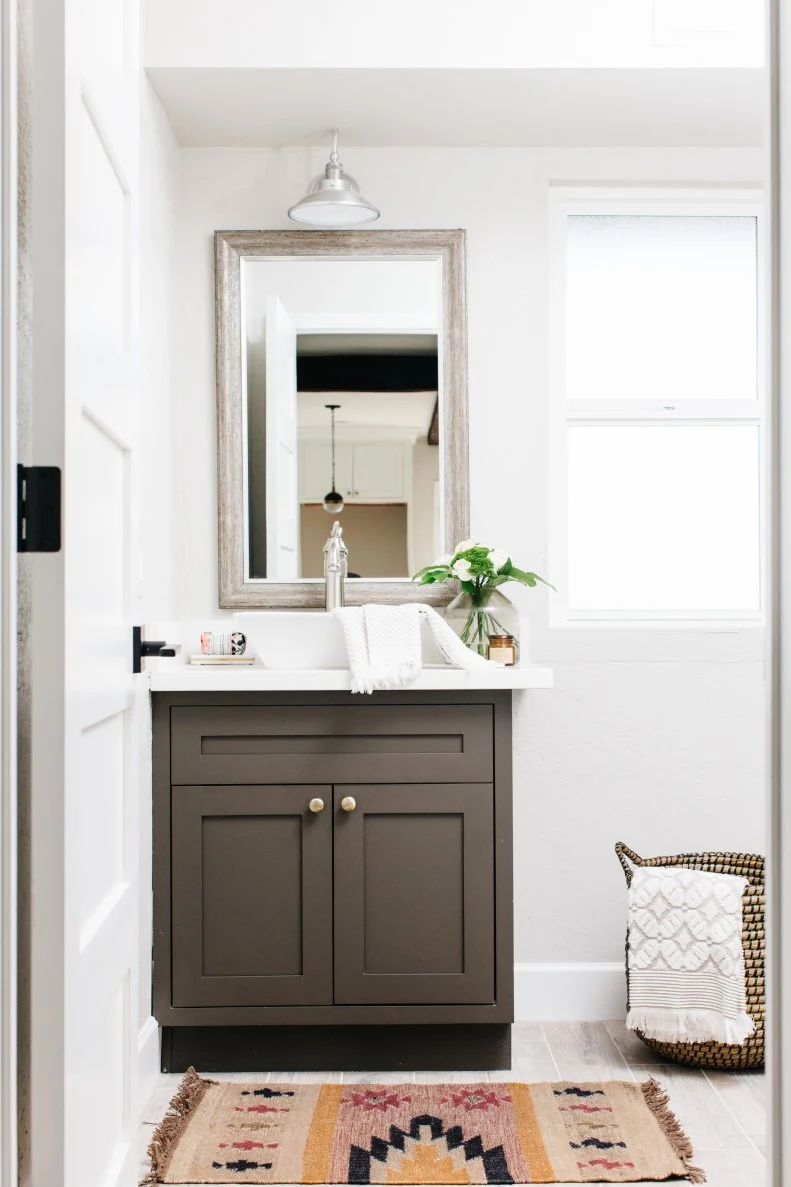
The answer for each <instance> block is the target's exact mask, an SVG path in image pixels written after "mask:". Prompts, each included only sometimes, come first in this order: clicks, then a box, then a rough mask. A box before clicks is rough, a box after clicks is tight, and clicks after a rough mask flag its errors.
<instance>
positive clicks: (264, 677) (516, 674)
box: [147, 659, 554, 695]
mask: <svg viewBox="0 0 791 1187" xmlns="http://www.w3.org/2000/svg"><path fill="white" fill-rule="evenodd" d="M147 662H150V666H151V670H150V671H149V672H147V675H148V679H149V684H150V687H151V691H152V692H334V691H341V692H343V691H348V689H349V688H350V687H351V673H350V672H349V670H348V668H295V669H292V670H288V671H285V670H282V669H277V668H267V667H265V666H264V665H263V664H254V665H253V666H252V667H249V668H243V667H240V668H231V669H228V668H219V669H218V668H212V667H200V666H197V665H190V664H186V663H184V662H183V661H181V662H179V661H178V660H167V659H157V660H154V661H147ZM553 684H554V674H553V672H552V669H551V668H542V667H539V666H538V665H537V664H525V665H524V667H515V668H499V667H492V669H491V671H486V670H483V671H481V670H480V669H478V670H476V671H474V672H468V671H466V670H463V669H461V668H450V667H446V666H442V667H428V666H427V667H424V669H423V672H422V674H421V675H420V677H419V679H417V680H415V681H414V682H413V683H412V684H410V685H408V686H406V687H405V688H403V689H394V690H393V691H395V692H425V691H428V690H431V689H445V690H447V691H450V690H453V689H459V690H463V689H476V688H492V689H494V688H503V689H520V688H521V689H525V688H552V686H553ZM374 695H376V694H374Z"/></svg>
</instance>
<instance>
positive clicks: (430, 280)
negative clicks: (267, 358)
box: [243, 195, 442, 340]
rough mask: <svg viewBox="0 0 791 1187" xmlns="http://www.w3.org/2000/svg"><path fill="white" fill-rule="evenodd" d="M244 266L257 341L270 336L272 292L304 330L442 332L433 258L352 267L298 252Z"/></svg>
mask: <svg viewBox="0 0 791 1187" xmlns="http://www.w3.org/2000/svg"><path fill="white" fill-rule="evenodd" d="M297 196H299V195H297ZM294 200H295V201H296V199H294ZM243 269H244V296H245V316H246V319H247V328H248V337H249V338H250V339H251V340H255V339H257V338H263V336H264V323H265V321H266V302H267V298H268V297H269V296H275V297H278V298H279V299H280V300H281V301H282V302H283V304H284V305H285V307H286V309H287V310H288V313H289V315H290V316H291V317H292V318H293V320H294V321H295V322H296V325H297V329H300V330H302V329H315V328H317V327H319V328H321V329H324V328H325V327H326V329H327V330H328V332H332V331H334V330H338V331H341V330H357V329H370V328H378V329H381V330H385V331H387V332H388V333H391V334H395V333H399V332H403V333H408V332H409V331H411V330H415V331H421V332H427V331H430V332H432V333H435V334H436V332H437V323H438V319H439V309H440V300H441V296H442V293H441V288H440V285H441V275H440V267H439V264H438V263H436V262H435V261H433V260H386V261H383V260H356V261H355V263H354V267H353V268H350V267H349V265H348V262H347V261H344V262H343V263H339V262H338V261H337V260H333V259H322V258H318V259H310V258H307V259H306V258H303V257H299V256H297V257H292V258H291V259H268V260H252V261H250V262H249V263H245V264H244V265H243ZM328 313H330V314H331V317H330V318H329V319H328V317H327V314H328Z"/></svg>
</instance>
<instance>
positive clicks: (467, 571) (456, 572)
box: [451, 560, 472, 581]
mask: <svg viewBox="0 0 791 1187" xmlns="http://www.w3.org/2000/svg"><path fill="white" fill-rule="evenodd" d="M451 573H452V574H453V576H454V577H458V579H459V581H469V580H470V579H471V577H472V569H471V567H470V562H469V561H465V560H460V561H456V564H455V565H454V566H453V568H452V569H451Z"/></svg>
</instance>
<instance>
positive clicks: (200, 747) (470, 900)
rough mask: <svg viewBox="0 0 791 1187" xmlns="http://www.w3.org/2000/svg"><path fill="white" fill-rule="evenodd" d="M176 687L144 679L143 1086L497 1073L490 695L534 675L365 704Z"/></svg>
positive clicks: (505, 826) (318, 696)
mask: <svg viewBox="0 0 791 1187" xmlns="http://www.w3.org/2000/svg"><path fill="white" fill-rule="evenodd" d="M180 671H181V674H180V675H179V670H178V669H177V670H172V671H171V672H169V673H167V674H166V673H165V672H162V673H161V674H156V673H155V674H153V675H152V688H153V689H154V692H153V714H154V911H155V917H154V998H155V1010H154V1013H155V1016H156V1018H157V1020H158V1022H159V1023H160V1024H161V1026H162V1027H163V1043H162V1067H163V1070H166V1071H178V1070H181V1069H183V1068H186V1067H188V1066H189V1065H190V1064H196V1065H198V1066H200V1067H201V1068H202V1069H204V1070H206V1071H211V1070H239V1071H244V1070H252V1069H256V1070H266V1069H284V1068H286V1069H295V1070H299V1069H311V1070H320V1069H330V1068H335V1069H339V1068H341V1069H343V1068H345V1069H351V1070H359V1069H374V1070H375V1069H380V1070H381V1069H385V1068H400V1067H403V1068H409V1069H416V1068H457V1069H467V1068H498V1067H508V1066H509V1064H510V1023H511V1021H512V1019H513V943H512V907H513V902H512V900H513V890H512V783H511V696H512V692H511V688H512V687H513V685H514V684H515V683H516V684H519V683H522V684H524V683H530V682H531V679H532V680H534V681H538V680H541V681H542V682H543V683H544V686H546V681H545V678H544V677H542V676H541V673H542V672H543V671H544V670H542V669H525V670H524V672H523V673H520V672H519V671H514V672H513V673H495V674H494V676H493V677H491V680H492V681H495V680H496V681H497V682H499V683H500V687H499V688H470V687H469V683H470V680H471V676H470V673H462V672H455V671H453V670H450V669H446V670H445V671H438V672H436V673H435V674H433V673H431V672H430V671H427V672H426V673H424V677H423V678H422V680H421V682H419V686H418V687H416V688H413V689H410V690H409V691H403V692H392V693H377V694H375V695H374V696H373V697H361V696H353V695H351V694H350V693H348V692H343V691H298V692H282V691H271V692H270V691H253V690H244V691H206V688H207V686H208V687H209V688H210V687H212V685H213V687H214V688H217V687H218V686H219V687H220V688H221V687H222V685H223V683H224V682H225V681H224V679H223V678H224V677H225V674H224V673H223V674H212V676H209V677H207V676H206V675H205V674H196V673H194V672H191V671H189V669H186V668H185V667H182V668H181V669H180ZM256 671H257V670H256V669H253V670H250V671H248V672H245V673H234V674H233V676H232V677H227V679H230V680H232V681H233V682H234V683H236V682H237V681H238V680H239V678H240V677H241V678H242V679H246V680H247V682H248V684H254V683H258V684H261V683H263V684H264V685H266V678H267V677H269V678H270V679H272V678H273V677H274V675H275V674H274V673H268V672H266V671H260V674H259V675H258V676H256ZM535 673H538V674H539V675H538V676H536V675H535ZM293 675H294V676H300V675H301V678H302V682H305V678H306V677H309V675H310V674H309V673H302V674H299V673H294V674H293ZM322 675H323V677H324V678H325V679H326V678H329V679H330V680H332V679H333V678H337V677H342V678H348V673H340V672H324V673H323V674H322ZM190 680H192V683H193V685H194V684H196V683H199V684H200V686H201V687H200V691H181V690H177V691H172V690H171V691H156V690H157V689H158V688H161V687H162V685H173V684H177V685H181V686H182V687H184V686H186V687H187V688H189V686H190ZM308 682H309V681H308ZM443 682H444V683H445V684H446V685H448V684H451V685H452V684H454V683H455V684H457V685H462V686H463V685H465V684H466V685H467V687H461V688H458V687H457V688H453V687H445V688H442V687H440V688H431V687H429V688H426V687H425V685H427V684H428V685H431V684H437V683H440V684H442V683H443ZM420 684H422V685H423V687H420Z"/></svg>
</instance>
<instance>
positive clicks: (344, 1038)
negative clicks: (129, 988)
mask: <svg viewBox="0 0 791 1187" xmlns="http://www.w3.org/2000/svg"><path fill="white" fill-rule="evenodd" d="M510 1066H511V1027H510V1025H509V1024H508V1023H507V1022H501V1023H499V1024H494V1023H489V1024H488V1025H487V1024H485V1023H484V1024H479V1025H473V1026H453V1025H448V1026H384V1025H380V1026H166V1027H164V1028H163V1031H162V1071H163V1072H185V1071H186V1070H187V1068H189V1067H196V1068H198V1069H199V1070H200V1071H201V1072H204V1073H209V1074H210V1073H211V1072H286V1071H287V1072H401V1071H402V1072H404V1073H405V1074H406V1073H408V1072H443V1071H444V1072H452V1071H455V1072H467V1071H500V1070H502V1069H504V1068H505V1069H507V1068H510Z"/></svg>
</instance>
